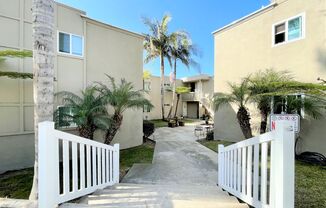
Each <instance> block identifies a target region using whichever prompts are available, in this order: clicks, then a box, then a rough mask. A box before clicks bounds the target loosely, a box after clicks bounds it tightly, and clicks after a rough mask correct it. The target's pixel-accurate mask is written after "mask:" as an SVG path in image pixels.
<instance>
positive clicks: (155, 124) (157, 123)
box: [149, 118, 199, 128]
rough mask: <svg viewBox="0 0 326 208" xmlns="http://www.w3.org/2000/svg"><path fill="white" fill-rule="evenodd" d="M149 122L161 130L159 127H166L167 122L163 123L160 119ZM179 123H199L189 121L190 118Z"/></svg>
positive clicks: (193, 120) (192, 120)
mask: <svg viewBox="0 0 326 208" xmlns="http://www.w3.org/2000/svg"><path fill="white" fill-rule="evenodd" d="M149 121H150V122H152V123H154V126H155V128H161V127H168V122H167V121H163V120H162V119H154V120H149ZM180 121H183V122H185V123H186V124H190V123H194V122H197V121H199V120H198V119H190V118H184V119H182V120H180Z"/></svg>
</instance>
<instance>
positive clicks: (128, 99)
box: [98, 75, 153, 144]
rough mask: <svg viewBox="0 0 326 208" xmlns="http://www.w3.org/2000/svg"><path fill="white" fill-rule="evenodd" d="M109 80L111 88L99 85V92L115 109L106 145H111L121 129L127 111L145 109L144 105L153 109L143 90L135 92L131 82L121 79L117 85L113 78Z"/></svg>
mask: <svg viewBox="0 0 326 208" xmlns="http://www.w3.org/2000/svg"><path fill="white" fill-rule="evenodd" d="M107 77H108V78H109V86H106V85H104V84H101V83H98V84H99V87H98V90H99V92H100V93H101V94H102V96H103V97H104V99H105V100H106V103H108V104H109V105H110V106H111V107H112V108H113V116H112V118H111V122H110V125H109V127H108V129H107V132H106V135H105V141H104V143H105V144H110V143H111V142H112V140H113V138H114V136H115V135H116V133H117V132H118V130H119V129H120V127H121V124H122V121H123V113H124V112H125V111H126V110H127V109H143V107H144V105H146V106H147V107H148V108H152V107H153V105H152V104H151V102H150V101H149V100H147V99H145V98H144V96H143V90H135V89H134V86H133V84H132V83H131V82H127V81H126V80H125V79H121V82H120V84H118V85H117V84H116V83H115V80H114V78H113V77H110V76H108V75H107Z"/></svg>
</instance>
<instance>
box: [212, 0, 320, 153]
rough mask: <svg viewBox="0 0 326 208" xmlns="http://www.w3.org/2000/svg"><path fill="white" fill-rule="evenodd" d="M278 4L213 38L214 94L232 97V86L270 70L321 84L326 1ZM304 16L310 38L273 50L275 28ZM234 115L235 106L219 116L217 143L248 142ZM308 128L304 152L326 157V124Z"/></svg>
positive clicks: (312, 124)
mask: <svg viewBox="0 0 326 208" xmlns="http://www.w3.org/2000/svg"><path fill="white" fill-rule="evenodd" d="M278 2H279V4H278V5H277V6H276V7H275V8H271V9H267V10H265V11H263V12H261V13H260V14H257V15H254V16H253V17H250V18H248V19H246V20H244V21H241V22H240V23H238V24H235V25H233V26H231V27H228V28H226V29H224V30H222V31H220V32H217V33H215V34H214V52H215V55H214V62H215V84H214V91H215V92H228V88H227V84H226V83H227V82H228V81H231V82H239V81H240V79H241V78H243V77H245V76H247V75H249V74H250V73H254V72H256V71H258V70H263V69H267V68H274V69H275V70H288V71H290V72H292V73H293V75H294V76H295V78H296V79H297V80H299V81H303V82H313V83H316V80H317V78H318V77H322V78H325V77H326V56H325V54H326V16H325V10H326V1H324V0H309V1H306V0H282V1H281V0H279V1H278ZM299 14H304V15H305V22H306V27H305V38H304V39H302V40H298V41H294V42H292V43H287V44H283V45H278V46H272V26H273V24H275V23H278V22H280V21H283V20H286V19H288V18H291V17H293V16H296V15H299ZM251 109H252V108H251ZM235 110H236V108H235V107H234V108H233V109H231V108H226V109H221V110H220V111H218V112H217V113H216V116H215V126H216V129H215V134H216V135H215V136H216V138H228V139H230V140H233V141H237V140H239V139H242V138H243V137H242V136H241V132H239V130H236V129H238V128H239V127H238V124H237V123H236V120H235V112H236V111H235ZM251 114H252V117H253V120H255V119H256V120H257V118H256V115H257V113H256V112H254V111H252V110H251ZM226 118H227V120H225V119H226ZM226 121H228V122H226ZM254 125H255V124H254ZM230 126H231V127H232V128H229V127H230ZM303 126H304V128H303V132H302V134H301V136H302V137H303V147H302V150H310V151H318V152H321V153H324V154H325V153H326V145H325V140H322V139H321V137H323V135H325V134H326V128H325V127H326V120H325V119H323V120H319V121H311V122H310V123H309V122H308V123H307V124H305V125H303ZM317 127H320V128H317ZM226 130H227V131H226Z"/></svg>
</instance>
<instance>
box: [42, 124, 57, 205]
mask: <svg viewBox="0 0 326 208" xmlns="http://www.w3.org/2000/svg"><path fill="white" fill-rule="evenodd" d="M58 196H59V147H58V140H57V139H56V138H55V136H54V123H53V122H49V121H45V122H42V123H39V124H38V207H39V208H53V207H57V205H58V204H57V197H58Z"/></svg>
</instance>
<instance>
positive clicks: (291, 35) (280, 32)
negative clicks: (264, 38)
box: [273, 14, 305, 45]
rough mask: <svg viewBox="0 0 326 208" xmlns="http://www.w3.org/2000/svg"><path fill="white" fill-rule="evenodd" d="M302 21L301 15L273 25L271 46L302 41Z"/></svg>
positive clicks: (302, 16)
mask: <svg viewBox="0 0 326 208" xmlns="http://www.w3.org/2000/svg"><path fill="white" fill-rule="evenodd" d="M304 21H305V19H304V14H301V15H298V16H296V17H292V18H290V19H287V20H285V21H283V22H280V23H277V24H275V25H273V45H278V44H282V43H287V42H291V41H295V40H300V39H303V38H304V33H305V28H304V26H305V24H304Z"/></svg>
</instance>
